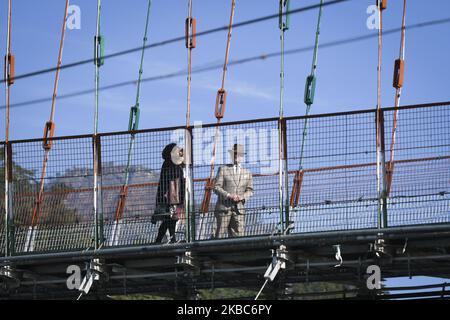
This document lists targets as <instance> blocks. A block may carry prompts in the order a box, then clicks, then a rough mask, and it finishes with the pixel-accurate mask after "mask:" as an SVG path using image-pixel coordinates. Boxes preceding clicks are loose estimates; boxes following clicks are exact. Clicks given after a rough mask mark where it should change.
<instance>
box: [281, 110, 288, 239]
mask: <svg viewBox="0 0 450 320" xmlns="http://www.w3.org/2000/svg"><path fill="white" fill-rule="evenodd" d="M281 134H282V141H283V145H282V147H283V171H284V186H283V199H284V221H285V226H284V230H286V233H289V224H290V212H289V205H290V201H289V193H288V189H289V167H288V144H287V121H286V119H285V118H283V119H282V120H281Z"/></svg>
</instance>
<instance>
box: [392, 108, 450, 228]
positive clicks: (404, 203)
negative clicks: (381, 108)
mask: <svg viewBox="0 0 450 320" xmlns="http://www.w3.org/2000/svg"><path fill="white" fill-rule="evenodd" d="M393 123H394V111H386V112H385V141H386V162H387V163H388V166H389V161H390V158H391V151H390V150H391V143H392V130H393ZM393 163H394V165H393V168H392V169H393V173H392V184H391V188H390V198H389V201H388V226H399V225H415V224H429V223H444V222H450V106H448V105H447V106H436V107H433V108H415V109H407V110H400V111H399V112H398V114H397V130H396V139H395V144H394V147H393Z"/></svg>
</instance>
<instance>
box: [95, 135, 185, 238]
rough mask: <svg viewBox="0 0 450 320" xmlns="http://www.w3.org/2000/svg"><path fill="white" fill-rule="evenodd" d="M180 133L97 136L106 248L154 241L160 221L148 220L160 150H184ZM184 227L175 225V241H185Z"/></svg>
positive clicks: (152, 210)
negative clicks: (120, 208)
mask: <svg viewBox="0 0 450 320" xmlns="http://www.w3.org/2000/svg"><path fill="white" fill-rule="evenodd" d="M184 133H185V131H184V130H182V129H176V130H158V131H150V132H142V133H137V134H135V135H134V136H133V135H131V134H120V135H117V134H113V135H103V136H102V137H101V149H102V155H101V158H102V189H103V191H102V193H103V198H102V199H103V216H104V234H105V240H106V241H105V245H106V246H118V245H139V244H149V243H152V242H154V241H155V238H156V234H157V233H158V229H159V227H160V226H161V222H157V223H155V224H153V223H152V222H151V217H152V215H153V213H154V210H155V204H156V192H157V187H158V182H159V178H160V170H161V166H162V164H163V158H162V151H163V149H164V147H165V146H166V145H168V144H169V143H176V144H177V145H179V146H181V147H184ZM130 150H131V151H130ZM129 155H130V157H128V156H129ZM129 159H130V160H129ZM128 163H129V164H128ZM127 167H128V190H127V193H126V197H125V206H124V208H123V212H122V213H121V215H120V214H119V215H120V219H116V217H117V208H118V205H119V199H120V194H121V191H122V186H124V185H125V182H126V172H127ZM185 225H186V221H185V218H182V219H180V220H179V221H178V222H177V223H176V238H177V241H183V240H185Z"/></svg>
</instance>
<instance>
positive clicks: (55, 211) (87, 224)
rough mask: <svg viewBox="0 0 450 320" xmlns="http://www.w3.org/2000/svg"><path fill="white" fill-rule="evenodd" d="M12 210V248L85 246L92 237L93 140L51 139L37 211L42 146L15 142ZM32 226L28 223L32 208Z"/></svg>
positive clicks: (39, 142) (42, 249) (17, 250)
mask: <svg viewBox="0 0 450 320" xmlns="http://www.w3.org/2000/svg"><path fill="white" fill-rule="evenodd" d="M12 152H13V163H14V166H13V208H14V209H13V210H14V225H15V251H16V252H29V251H54V250H73V249H84V248H86V247H88V246H89V245H90V243H91V242H92V238H93V215H92V179H93V178H92V167H93V156H92V139H91V137H89V136H88V137H85V138H75V139H74V138H64V139H56V140H54V141H53V147H52V150H51V152H50V154H49V158H48V164H47V169H46V174H45V178H44V193H43V201H42V202H41V203H40V205H39V206H38V207H39V209H38V210H36V207H37V205H36V200H37V194H38V192H39V187H40V183H41V174H42V165H43V159H44V150H43V148H42V142H41V141H32V142H22V143H20V142H19V143H14V144H13V147H12ZM35 211H37V213H36V217H37V220H36V225H35V227H34V228H33V227H32V226H31V222H32V216H33V212H35Z"/></svg>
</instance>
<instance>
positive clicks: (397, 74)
mask: <svg viewBox="0 0 450 320" xmlns="http://www.w3.org/2000/svg"><path fill="white" fill-rule="evenodd" d="M405 33H406V0H403V17H402V31H401V39H400V53H399V59H398V60H397V61H396V64H395V70H394V83H393V85H394V87H395V105H394V107H395V109H394V119H393V125H392V135H391V146H390V159H389V163H388V176H387V177H388V181H387V184H388V190H387V192H388V194H389V193H390V190H391V184H392V176H393V171H394V152H395V149H394V146H395V141H396V133H397V123H398V107H399V106H400V97H401V93H402V87H403V66H404V61H405ZM400 64H401V65H400Z"/></svg>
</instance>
